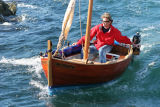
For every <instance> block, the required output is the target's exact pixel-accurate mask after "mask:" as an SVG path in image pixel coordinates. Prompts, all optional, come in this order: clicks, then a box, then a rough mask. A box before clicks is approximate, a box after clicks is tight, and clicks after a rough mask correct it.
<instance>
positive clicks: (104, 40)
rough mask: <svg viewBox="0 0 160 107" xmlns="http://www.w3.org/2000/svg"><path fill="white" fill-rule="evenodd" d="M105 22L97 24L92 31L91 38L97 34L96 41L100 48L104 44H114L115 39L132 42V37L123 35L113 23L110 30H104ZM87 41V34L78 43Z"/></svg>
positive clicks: (97, 46) (96, 45) (121, 41)
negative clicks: (104, 31)
mask: <svg viewBox="0 0 160 107" xmlns="http://www.w3.org/2000/svg"><path fill="white" fill-rule="evenodd" d="M102 26H103V24H99V25H96V26H95V27H93V28H92V29H91V31H90V40H92V39H93V37H94V36H95V35H96V42H95V47H96V48H97V49H99V48H100V47H102V46H103V45H114V40H116V41H118V42H120V43H125V44H131V41H130V39H129V38H128V37H127V36H122V34H121V32H120V31H119V30H118V29H116V28H115V27H113V26H112V25H111V27H110V30H109V31H108V32H106V33H103V31H102ZM82 41H83V43H84V42H85V36H83V37H82V38H81V39H80V40H79V41H78V42H77V44H82Z"/></svg>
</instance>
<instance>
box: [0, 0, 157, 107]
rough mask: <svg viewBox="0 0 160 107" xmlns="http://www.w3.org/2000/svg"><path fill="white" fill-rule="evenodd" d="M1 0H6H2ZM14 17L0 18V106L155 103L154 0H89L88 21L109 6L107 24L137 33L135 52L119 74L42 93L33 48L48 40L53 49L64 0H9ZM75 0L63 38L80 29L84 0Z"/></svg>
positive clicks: (140, 106) (144, 106)
mask: <svg viewBox="0 0 160 107" xmlns="http://www.w3.org/2000/svg"><path fill="white" fill-rule="evenodd" d="M4 1H6V2H8V1H11V0H4ZM15 1H16V2H17V13H16V16H15V17H16V18H17V17H18V18H19V19H20V20H17V21H15V22H5V23H0V78H1V79H0V105H1V107H160V101H159V99H160V85H159V84H160V79H159V77H160V20H159V18H160V14H159V13H160V11H159V10H160V1H159V0H119V1H117V0H94V1H93V12H92V13H93V14H92V25H91V26H92V27H93V26H94V25H97V24H99V23H101V18H100V16H101V14H103V13H104V12H110V13H111V15H112V17H113V20H114V21H113V25H114V26H115V27H116V28H118V29H119V30H120V31H121V32H122V34H123V35H126V36H128V37H129V38H130V39H131V38H132V37H133V35H135V34H136V32H139V33H140V34H141V53H140V55H139V56H136V57H134V60H133V61H132V62H131V63H130V65H129V66H128V68H127V69H126V71H125V73H123V74H122V76H121V77H119V78H117V79H115V80H113V81H111V82H109V83H106V84H103V85H100V86H96V87H91V88H80V89H77V88H73V89H66V90H61V91H60V92H59V93H58V94H55V95H53V96H52V97H50V96H48V94H47V89H48V87H47V80H46V78H45V76H44V73H43V70H42V67H41V62H40V57H39V53H40V51H42V52H45V51H46V49H47V40H52V42H53V49H56V45H57V42H58V38H59V35H60V32H61V24H62V21H63V16H64V14H65V10H66V8H67V5H68V3H69V0H15ZM78 1H79V0H77V1H76V8H75V14H74V19H73V23H72V26H71V29H70V32H69V35H68V41H70V42H71V43H73V42H76V41H77V40H78V39H79V38H81V32H80V25H79V19H80V18H79V17H81V25H82V28H81V29H82V35H84V34H85V29H86V21H87V20H86V19H87V11H88V10H87V8H88V0H81V2H80V4H81V5H80V13H81V14H80V16H79V2H78Z"/></svg>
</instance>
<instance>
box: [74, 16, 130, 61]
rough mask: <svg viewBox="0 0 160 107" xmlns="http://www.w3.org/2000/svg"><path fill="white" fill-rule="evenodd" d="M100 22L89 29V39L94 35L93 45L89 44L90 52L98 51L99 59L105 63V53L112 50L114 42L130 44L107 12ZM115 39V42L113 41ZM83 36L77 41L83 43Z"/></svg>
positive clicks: (95, 52)
mask: <svg viewBox="0 0 160 107" xmlns="http://www.w3.org/2000/svg"><path fill="white" fill-rule="evenodd" d="M101 18H102V23H101V24H99V25H96V26H94V27H93V28H92V29H91V31H90V40H92V39H93V38H94V37H95V36H96V40H95V41H94V46H92V45H91V46H90V47H89V48H90V53H91V54H94V55H96V54H97V53H99V61H100V62H101V63H106V53H108V52H110V51H111V50H112V47H113V46H114V45H115V43H125V44H132V42H131V41H130V39H129V38H128V37H127V36H122V34H121V32H120V31H119V30H118V29H117V28H115V27H114V26H113V25H112V22H113V19H112V17H111V15H110V14H109V13H104V14H103V15H102V16H101ZM115 41H116V42H115ZM84 42H85V36H83V37H82V38H81V39H80V40H79V41H78V42H77V43H74V44H84Z"/></svg>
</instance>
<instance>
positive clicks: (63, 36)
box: [54, 0, 76, 56]
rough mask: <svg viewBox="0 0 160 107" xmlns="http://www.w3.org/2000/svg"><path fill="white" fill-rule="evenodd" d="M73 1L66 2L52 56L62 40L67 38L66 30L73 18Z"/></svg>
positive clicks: (67, 30)
mask: <svg viewBox="0 0 160 107" xmlns="http://www.w3.org/2000/svg"><path fill="white" fill-rule="evenodd" d="M75 2H76V0H70V2H69V4H68V7H67V10H66V12H65V16H64V19H63V24H62V31H61V35H60V37H59V41H58V44H57V50H56V52H55V54H54V56H55V55H56V53H57V52H58V50H59V49H60V48H61V46H62V42H63V41H64V40H66V39H67V36H68V32H69V29H70V27H71V24H72V20H73V15H74V8H75Z"/></svg>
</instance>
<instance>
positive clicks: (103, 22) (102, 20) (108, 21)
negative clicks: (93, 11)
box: [102, 20, 110, 23]
mask: <svg viewBox="0 0 160 107" xmlns="http://www.w3.org/2000/svg"><path fill="white" fill-rule="evenodd" d="M102 22H103V23H108V22H110V21H103V20H102Z"/></svg>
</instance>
